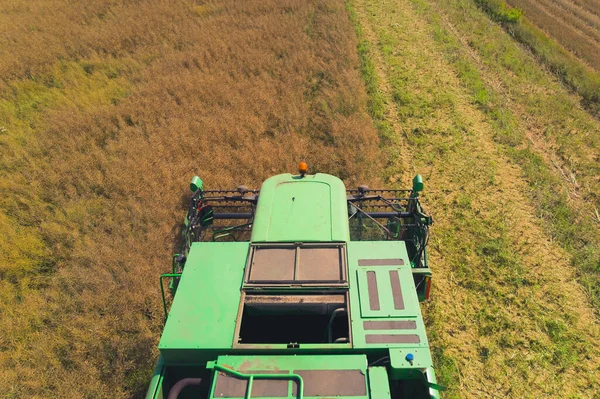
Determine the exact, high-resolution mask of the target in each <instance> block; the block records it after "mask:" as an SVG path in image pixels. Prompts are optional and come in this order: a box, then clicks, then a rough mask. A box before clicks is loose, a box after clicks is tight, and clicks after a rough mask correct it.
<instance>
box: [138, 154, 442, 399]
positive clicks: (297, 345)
mask: <svg viewBox="0 0 600 399" xmlns="http://www.w3.org/2000/svg"><path fill="white" fill-rule="evenodd" d="M304 166H305V165H304ZM300 169H302V167H301V168H300ZM190 188H191V190H192V196H191V199H190V206H189V209H188V213H187V215H186V218H185V221H184V229H183V232H182V234H183V237H182V238H183V245H182V249H181V251H180V253H179V254H176V255H175V256H174V257H173V270H172V272H171V273H169V274H164V275H162V276H161V289H162V290H163V291H162V292H163V302H164V310H165V320H166V323H165V328H164V332H163V335H162V337H161V340H160V343H159V350H160V353H161V356H160V359H159V363H158V365H157V368H156V370H155V373H154V377H153V379H152V382H151V385H150V388H149V390H148V394H147V398H148V399H156V398H165V397H167V396H168V397H169V398H170V399H174V398H177V397H179V398H188V397H189V398H192V397H193V398H202V399H215V398H236V399H241V398H244V399H249V398H251V397H255V398H259V397H260V398H288V399H292V398H296V399H302V398H303V397H310V398H323V399H324V398H331V397H340V398H344V399H361V398H362V399H400V398H438V397H439V393H438V391H439V390H441V389H443V388H442V387H440V386H439V385H437V383H436V379H435V373H434V370H433V365H432V361H431V355H430V352H429V346H428V342H427V336H426V334H425V326H424V324H423V319H422V316H421V311H420V307H419V301H421V300H424V299H426V298H427V297H428V296H429V289H430V285H431V271H430V269H429V265H428V259H427V250H426V246H427V240H428V235H429V226H430V225H431V223H432V219H431V217H430V216H428V215H427V214H426V213H425V211H424V210H423V209H422V207H421V204H420V202H419V193H420V192H421V191H422V190H423V181H422V179H421V177H420V176H416V177H415V179H414V180H413V188H412V189H411V190H371V189H369V188H368V187H367V186H364V185H362V186H359V187H358V188H357V189H355V190H346V188H345V186H344V184H343V183H342V181H341V180H340V179H338V178H336V177H334V176H331V175H327V174H315V175H309V174H307V168H306V167H305V168H304V170H300V174H299V175H291V174H282V175H277V176H273V177H271V178H269V179H267V180H266V181H265V182H264V183H263V185H262V187H261V189H260V190H250V189H248V188H247V187H245V186H239V187H238V188H237V189H236V190H204V187H203V183H202V181H201V180H200V179H199V178H198V177H194V178H193V179H192V181H191V184H190ZM163 279H170V280H171V284H170V288H171V291H172V293H173V295H174V297H173V302H172V306H171V308H170V310H169V312H168V313H167V304H166V299H165V296H164V288H163V284H162V282H163Z"/></svg>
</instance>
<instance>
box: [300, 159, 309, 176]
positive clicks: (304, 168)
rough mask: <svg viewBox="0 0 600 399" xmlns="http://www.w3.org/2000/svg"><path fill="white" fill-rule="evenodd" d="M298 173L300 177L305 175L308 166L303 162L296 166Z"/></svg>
mask: <svg viewBox="0 0 600 399" xmlns="http://www.w3.org/2000/svg"><path fill="white" fill-rule="evenodd" d="M298 172H300V174H301V175H305V174H306V173H307V172H308V165H307V164H306V162H304V161H303V162H300V163H299V164H298Z"/></svg>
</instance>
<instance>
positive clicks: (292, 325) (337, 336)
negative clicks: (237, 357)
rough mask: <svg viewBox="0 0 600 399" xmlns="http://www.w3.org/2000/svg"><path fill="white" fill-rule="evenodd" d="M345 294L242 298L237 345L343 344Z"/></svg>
mask: <svg viewBox="0 0 600 399" xmlns="http://www.w3.org/2000/svg"><path fill="white" fill-rule="evenodd" d="M347 309H348V297H347V294H346V293H336V294H301V295H298V294H286V295H279V294H271V295H262V294H248V295H245V298H244V303H243V309H242V312H241V322H240V323H239V328H238V331H239V332H238V334H237V336H236V339H237V340H236V342H237V344H238V345H245V344H287V345H288V347H290V348H293V347H297V346H296V345H300V344H334V343H336V344H342V343H349V342H350V339H351V337H350V318H349V315H348V310H347Z"/></svg>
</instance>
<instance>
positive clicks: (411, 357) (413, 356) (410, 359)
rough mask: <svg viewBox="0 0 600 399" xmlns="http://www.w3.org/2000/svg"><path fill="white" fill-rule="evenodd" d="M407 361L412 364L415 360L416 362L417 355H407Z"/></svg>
mask: <svg viewBox="0 0 600 399" xmlns="http://www.w3.org/2000/svg"><path fill="white" fill-rule="evenodd" d="M406 360H407V361H409V362H412V361H413V360H415V355H413V354H412V353H408V354H407V355H406Z"/></svg>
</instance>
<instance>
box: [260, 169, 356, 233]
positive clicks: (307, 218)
mask: <svg viewBox="0 0 600 399" xmlns="http://www.w3.org/2000/svg"><path fill="white" fill-rule="evenodd" d="M349 240H350V231H349V227H348V207H347V201H346V188H345V186H344V183H343V182H342V181H341V180H340V179H338V178H337V177H335V176H331V175H327V174H324V173H317V174H316V175H305V176H304V177H300V176H293V175H291V174H282V175H277V176H273V177H271V178H269V179H267V180H265V182H264V183H263V185H262V187H261V189H260V196H259V199H258V205H257V208H256V216H255V217H254V226H253V227H252V241H253V242H323V241H349Z"/></svg>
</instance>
